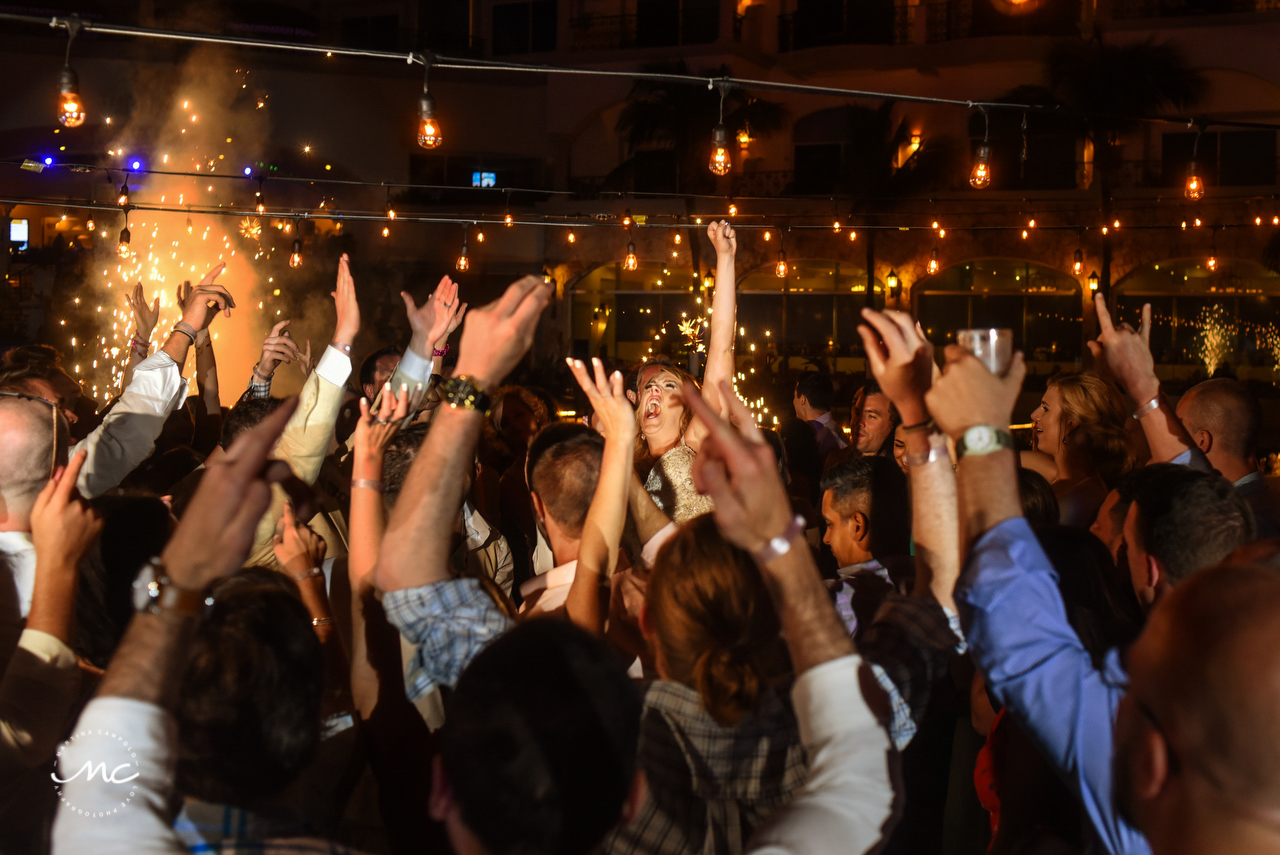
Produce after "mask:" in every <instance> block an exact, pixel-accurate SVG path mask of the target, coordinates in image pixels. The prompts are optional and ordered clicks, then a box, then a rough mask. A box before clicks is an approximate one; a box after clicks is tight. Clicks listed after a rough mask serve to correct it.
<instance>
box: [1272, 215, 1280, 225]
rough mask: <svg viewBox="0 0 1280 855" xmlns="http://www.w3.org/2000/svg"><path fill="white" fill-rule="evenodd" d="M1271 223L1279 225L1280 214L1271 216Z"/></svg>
mask: <svg viewBox="0 0 1280 855" xmlns="http://www.w3.org/2000/svg"><path fill="white" fill-rule="evenodd" d="M1271 225H1273V226H1280V216H1277V217H1272V218H1271Z"/></svg>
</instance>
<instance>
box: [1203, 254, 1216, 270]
mask: <svg viewBox="0 0 1280 855" xmlns="http://www.w3.org/2000/svg"><path fill="white" fill-rule="evenodd" d="M1204 266H1205V267H1207V268H1208V269H1209V272H1210V273H1212V272H1214V271H1215V270H1217V269H1218V259H1217V258H1216V257H1215V256H1212V255H1211V256H1209V260H1208V261H1206V262H1205V265H1204Z"/></svg>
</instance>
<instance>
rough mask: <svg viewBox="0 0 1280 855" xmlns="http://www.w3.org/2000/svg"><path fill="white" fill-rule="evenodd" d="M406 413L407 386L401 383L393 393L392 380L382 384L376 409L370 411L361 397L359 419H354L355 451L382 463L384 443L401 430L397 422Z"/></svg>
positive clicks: (399, 421)
mask: <svg viewBox="0 0 1280 855" xmlns="http://www.w3.org/2000/svg"><path fill="white" fill-rule="evenodd" d="M408 415H409V389H408V388H407V387H405V386H402V387H401V388H400V390H399V391H398V392H396V394H395V395H394V396H393V395H392V394H391V383H390V382H388V383H387V384H386V385H385V386H383V387H382V398H381V400H380V401H378V410H377V412H376V413H374V412H370V411H369V399H368V398H361V399H360V421H358V422H356V431H355V454H356V457H358V458H362V459H363V460H367V461H369V462H376V463H377V464H378V465H379V466H381V464H382V457H383V455H384V454H386V451H387V445H388V444H390V442H391V439H392V437H394V436H395V435H396V434H397V433H399V432H400V424H401V423H402V422H403V421H404V420H405V417H406V416H408Z"/></svg>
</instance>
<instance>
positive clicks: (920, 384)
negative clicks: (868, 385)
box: [858, 309, 935, 425]
mask: <svg viewBox="0 0 1280 855" xmlns="http://www.w3.org/2000/svg"><path fill="white" fill-rule="evenodd" d="M862 317H864V318H865V319H866V321H867V323H868V324H870V325H871V326H866V325H860V326H859V327H858V335H860V336H861V337H862V344H863V347H864V348H865V349H866V352H867V362H868V363H869V364H870V365H871V374H872V376H873V377H875V378H876V381H877V382H878V383H879V384H880V388H881V389H883V390H884V393H885V395H887V396H888V398H889V400H890V401H892V402H893V404H894V406H896V407H897V408H898V412H899V413H900V414H901V415H902V423H903V424H906V425H915V424H919V423H921V422H923V421H925V420H926V419H928V417H929V416H928V412H927V411H926V409H925V405H924V394H925V392H927V391H929V386H930V385H931V384H932V382H933V371H934V368H935V365H934V361H933V345H932V344H930V343H929V340H928V339H926V338H925V337H924V336H923V335H920V327H919V325H918V324H916V323H915V322H914V321H912V320H911V316H910V315H908V314H906V313H905V312H893V311H885V312H877V311H875V310H874V309H863V310H862ZM873 328H874V329H873Z"/></svg>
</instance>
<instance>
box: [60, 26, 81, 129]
mask: <svg viewBox="0 0 1280 855" xmlns="http://www.w3.org/2000/svg"><path fill="white" fill-rule="evenodd" d="M69 48H70V42H68V49H69ZM79 88H80V81H79V79H78V78H77V77H76V73H75V71H74V70H73V69H72V68H71V66H69V65H68V66H64V67H63V69H62V76H61V77H60V78H59V80H58V121H59V122H62V124H63V125H65V126H66V127H68V128H78V127H80V126H81V125H83V124H84V119H85V111H84V101H83V100H81V98H80V93H79V92H78V91H77V90H78V89H79Z"/></svg>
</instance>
